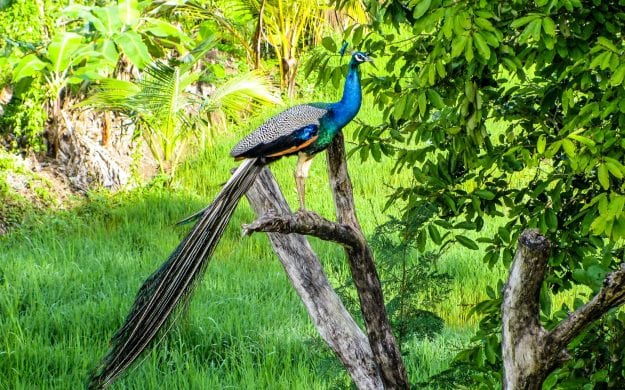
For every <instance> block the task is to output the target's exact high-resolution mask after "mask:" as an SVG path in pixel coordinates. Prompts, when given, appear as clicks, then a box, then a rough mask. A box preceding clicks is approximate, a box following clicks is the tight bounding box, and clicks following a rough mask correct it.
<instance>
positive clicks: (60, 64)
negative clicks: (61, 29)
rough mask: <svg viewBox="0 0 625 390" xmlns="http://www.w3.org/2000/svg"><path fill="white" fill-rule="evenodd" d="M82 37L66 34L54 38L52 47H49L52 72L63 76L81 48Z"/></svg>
mask: <svg viewBox="0 0 625 390" xmlns="http://www.w3.org/2000/svg"><path fill="white" fill-rule="evenodd" d="M81 42H82V36H80V35H78V34H75V33H71V32H65V33H61V34H58V35H56V36H55V37H54V39H53V40H52V42H50V45H48V58H49V59H50V62H51V63H52V72H54V73H55V74H62V73H63V72H65V71H66V70H67V69H68V68H69V66H70V64H71V62H72V59H73V58H72V57H73V54H74V52H75V51H76V50H77V49H78V48H79V47H80V45H81Z"/></svg>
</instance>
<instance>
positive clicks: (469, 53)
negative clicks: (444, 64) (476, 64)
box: [464, 37, 473, 62]
mask: <svg viewBox="0 0 625 390" xmlns="http://www.w3.org/2000/svg"><path fill="white" fill-rule="evenodd" d="M464 58H465V59H466V60H467V62H473V38H472V37H467V42H466V44H465V46H464Z"/></svg>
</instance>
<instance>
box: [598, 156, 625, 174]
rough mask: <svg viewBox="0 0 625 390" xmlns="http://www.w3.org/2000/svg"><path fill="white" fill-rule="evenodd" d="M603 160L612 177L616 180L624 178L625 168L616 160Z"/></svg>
mask: <svg viewBox="0 0 625 390" xmlns="http://www.w3.org/2000/svg"><path fill="white" fill-rule="evenodd" d="M603 159H604V161H605V165H606V166H607V167H608V170H609V171H610V173H611V174H612V176H614V177H616V178H617V179H622V178H623V177H624V176H625V166H623V164H621V163H620V162H619V161H618V160H615V159H613V158H611V157H604V158H603Z"/></svg>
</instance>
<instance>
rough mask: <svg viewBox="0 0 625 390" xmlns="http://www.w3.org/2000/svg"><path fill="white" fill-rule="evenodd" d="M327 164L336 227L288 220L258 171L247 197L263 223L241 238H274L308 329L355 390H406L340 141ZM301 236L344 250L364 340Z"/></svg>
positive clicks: (308, 216)
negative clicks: (331, 354) (256, 235)
mask: <svg viewBox="0 0 625 390" xmlns="http://www.w3.org/2000/svg"><path fill="white" fill-rule="evenodd" d="M328 161H329V168H328V170H329V175H330V183H331V186H332V192H333V194H334V200H335V204H336V208H337V217H338V218H337V219H338V223H337V222H332V221H328V220H326V219H324V218H322V217H320V216H318V215H317V214H314V213H311V212H298V213H296V214H290V213H289V209H288V206H286V204H285V203H284V198H283V197H282V195H281V193H280V190H279V188H278V187H277V184H276V183H275V181H273V179H272V178H271V177H270V176H269V177H267V173H265V172H263V173H262V174H261V177H260V178H259V180H257V183H255V185H254V187H253V188H252V190H250V191H249V192H248V199H249V200H250V202H251V203H252V206H253V207H254V209H255V210H256V212H257V214H258V215H260V217H259V219H258V220H257V221H255V222H254V223H252V224H250V225H246V226H245V227H244V233H246V234H249V233H252V232H260V231H264V232H272V233H271V234H270V236H269V237H270V240H271V242H272V245H273V247H274V250H275V251H276V253H277V254H278V256H279V257H280V260H281V261H282V264H283V265H284V267H285V270H286V271H287V274H288V275H289V278H290V279H291V281H292V283H293V285H294V286H295V288H296V290H297V292H298V293H299V294H300V296H301V298H302V300H303V302H304V305H305V306H306V308H307V310H308V312H309V314H310V315H311V317H312V319H313V322H314V323H315V325H316V326H317V329H318V330H319V332H320V333H321V335H322V337H323V338H324V340H326V342H328V344H329V345H330V347H331V348H332V349H333V351H334V352H335V353H336V354H337V356H339V358H340V359H341V361H342V362H343V364H344V365H345V367H346V369H347V370H348V372H349V373H350V375H351V376H352V378H353V380H354V383H355V384H356V385H357V386H358V387H359V388H364V389H369V388H382V387H384V388H387V389H407V388H409V382H408V378H407V375H406V369H405V367H404V364H403V361H402V358H401V354H400V351H399V347H398V346H397V342H396V340H395V337H394V336H393V334H392V332H391V328H390V325H389V322H388V318H387V315H386V310H385V307H384V300H383V296H382V288H381V284H380V280H379V278H378V274H377V270H376V268H375V264H374V262H373V254H372V252H371V250H370V248H369V247H368V245H367V242H366V240H365V237H364V235H363V233H362V231H361V229H360V225H359V224H358V220H357V218H356V213H355V209H354V200H353V194H352V186H351V182H350V180H349V175H348V174H347V165H346V160H345V149H344V144H343V137H342V136H340V137H337V139H336V140H335V142H334V143H333V144H332V146H331V147H330V148H329V150H328ZM293 233H297V234H293ZM300 234H305V235H312V236H316V237H319V238H321V239H324V240H328V241H333V242H337V243H339V244H341V245H342V246H343V247H344V248H345V251H346V254H347V258H348V261H349V264H350V268H351V271H352V277H353V280H354V284H355V286H356V290H357V292H358V296H359V299H360V304H361V311H362V313H363V318H364V320H365V324H366V327H367V335H368V337H366V338H365V337H364V335H363V334H362V332H361V331H360V329H358V327H357V326H356V324H355V322H354V321H353V319H352V318H351V316H350V315H349V313H347V311H346V310H345V308H344V307H343V305H342V303H341V302H340V300H339V299H338V297H337V296H336V294H335V293H334V291H333V290H332V288H331V287H330V286H329V284H328V283H327V279H326V277H325V275H324V273H323V269H322V268H321V265H320V264H319V261H318V260H317V258H316V256H314V253H313V252H312V249H311V248H310V246H309V245H308V242H307V241H306V240H305V238H304V237H303V236H300ZM344 337H348V339H347V340H346V339H344Z"/></svg>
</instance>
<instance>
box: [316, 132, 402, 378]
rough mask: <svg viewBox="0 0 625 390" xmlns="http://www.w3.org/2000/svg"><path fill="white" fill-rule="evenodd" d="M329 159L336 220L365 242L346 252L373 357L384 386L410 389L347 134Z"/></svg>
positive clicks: (338, 140) (335, 144)
mask: <svg viewBox="0 0 625 390" xmlns="http://www.w3.org/2000/svg"><path fill="white" fill-rule="evenodd" d="M327 156H328V175H329V177H330V186H331V188H332V195H333V197H334V204H335V208H336V220H337V222H338V223H339V224H342V225H347V226H349V227H350V228H351V229H352V230H353V231H354V232H355V233H356V234H357V235H358V236H359V240H360V242H361V245H360V246H345V252H346V254H347V260H348V262H349V266H350V268H351V272H352V277H353V280H354V284H355V285H356V291H357V292H358V298H359V300H360V309H361V311H362V314H363V318H364V320H365V324H366V326H367V333H368V336H369V343H370V344H371V349H372V350H373V355H374V356H375V358H376V361H377V363H378V366H379V367H380V370H381V371H382V378H383V379H384V385H385V386H386V387H387V388H390V389H408V388H410V383H409V381H408V375H407V373H406V367H405V366H404V363H403V360H402V358H401V352H400V350H399V346H398V344H397V341H396V340H395V336H394V335H393V332H392V330H391V326H390V324H389V322H388V316H387V315H386V309H385V306H384V297H383V296H382V286H381V283H380V278H379V276H378V272H377V268H376V267H375V263H374V261H373V253H372V252H371V248H369V245H367V241H366V239H365V237H364V235H363V233H362V229H361V228H360V223H359V222H358V218H357V216H356V207H355V204H354V193H353V189H352V182H351V180H350V178H349V173H348V171H347V158H346V156H345V142H344V141H343V134H341V133H339V134H338V135H337V136H336V138H335V139H334V142H333V143H332V144H331V145H330V147H329V148H328V152H327Z"/></svg>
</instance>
